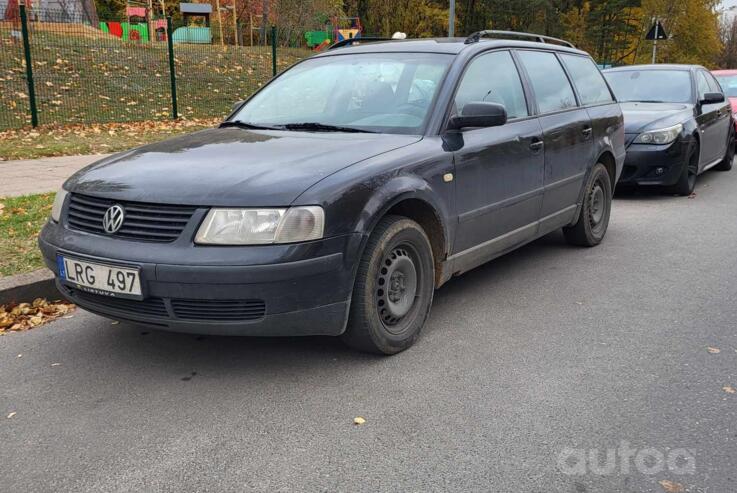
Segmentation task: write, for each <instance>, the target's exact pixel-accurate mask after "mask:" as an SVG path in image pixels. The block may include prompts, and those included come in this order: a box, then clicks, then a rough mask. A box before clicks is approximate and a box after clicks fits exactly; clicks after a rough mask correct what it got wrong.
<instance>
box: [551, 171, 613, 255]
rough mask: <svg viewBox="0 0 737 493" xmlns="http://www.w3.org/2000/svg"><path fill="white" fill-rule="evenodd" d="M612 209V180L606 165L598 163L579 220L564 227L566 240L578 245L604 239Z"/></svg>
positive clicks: (592, 173) (591, 244) (590, 244)
mask: <svg viewBox="0 0 737 493" xmlns="http://www.w3.org/2000/svg"><path fill="white" fill-rule="evenodd" d="M611 211H612V180H611V178H610V177H609V172H608V171H607V169H606V167H605V166H604V165H603V164H601V163H597V164H596V165H595V166H594V169H592V170H591V173H590V174H589V179H588V180H587V182H586V188H585V190H584V195H583V204H582V205H581V209H580V211H579V213H578V220H577V221H576V224H574V225H573V226H568V227H565V228H563V234H564V235H565V238H566V241H567V242H568V243H570V244H572V245H578V246H588V247H591V246H596V245H598V244H599V243H601V240H603V239H604V235H605V234H606V230H607V228H608V227H609V215H610V214H611Z"/></svg>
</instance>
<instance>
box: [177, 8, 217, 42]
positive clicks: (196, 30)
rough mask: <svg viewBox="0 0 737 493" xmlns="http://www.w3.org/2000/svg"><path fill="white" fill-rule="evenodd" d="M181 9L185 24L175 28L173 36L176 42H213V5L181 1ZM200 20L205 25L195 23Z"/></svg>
mask: <svg viewBox="0 0 737 493" xmlns="http://www.w3.org/2000/svg"><path fill="white" fill-rule="evenodd" d="M179 11H180V12H181V13H182V17H183V19H184V26H183V27H178V28H176V29H175V30H174V33H173V34H172V37H171V39H172V41H173V42H174V43H195V44H210V43H212V32H210V14H212V5H210V4H209V3H180V4H179ZM198 22H201V23H202V24H204V25H203V26H197V25H194V24H196V23H198Z"/></svg>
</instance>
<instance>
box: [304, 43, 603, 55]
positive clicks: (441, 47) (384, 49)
mask: <svg viewBox="0 0 737 493" xmlns="http://www.w3.org/2000/svg"><path fill="white" fill-rule="evenodd" d="M467 39H468V38H423V39H401V40H399V39H397V40H387V41H371V42H368V43H367V42H364V43H360V41H357V42H356V43H355V44H352V45H349V46H344V47H341V48H338V49H334V50H328V51H325V52H323V53H320V54H319V55H315V57H325V56H333V55H347V54H353V53H445V54H450V55H458V54H460V53H465V52H476V51H484V50H487V49H491V48H535V49H544V50H553V51H560V52H568V53H575V54H578V55H587V56H588V53H586V52H585V51H581V50H578V49H576V48H569V47H567V46H562V45H558V44H554V43H538V42H533V41H518V40H513V39H498V38H481V39H480V40H478V41H475V42H469V43H466V40H467Z"/></svg>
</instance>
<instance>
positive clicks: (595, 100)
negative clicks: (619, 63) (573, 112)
mask: <svg viewBox="0 0 737 493" xmlns="http://www.w3.org/2000/svg"><path fill="white" fill-rule="evenodd" d="M560 58H561V59H562V60H563V63H564V64H565V66H566V68H568V73H570V74H571V78H572V79H573V85H575V86H576V90H577V91H578V95H579V97H580V98H581V104H584V105H588V104H600V103H611V102H613V99H612V95H611V93H610V92H609V88H608V87H607V85H606V82H604V76H603V75H601V72H599V69H598V68H597V67H596V65H594V61H593V60H591V59H590V58H587V57H583V56H576V55H560Z"/></svg>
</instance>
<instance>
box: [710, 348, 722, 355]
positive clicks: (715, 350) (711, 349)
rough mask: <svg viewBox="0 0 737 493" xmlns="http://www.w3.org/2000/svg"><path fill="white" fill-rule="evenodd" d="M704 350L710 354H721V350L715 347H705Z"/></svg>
mask: <svg viewBox="0 0 737 493" xmlns="http://www.w3.org/2000/svg"><path fill="white" fill-rule="evenodd" d="M706 350H707V351H708V352H710V353H711V354H719V353H721V352H722V350H721V349H719V348H716V347H711V346H709V347H707V348H706Z"/></svg>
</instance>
